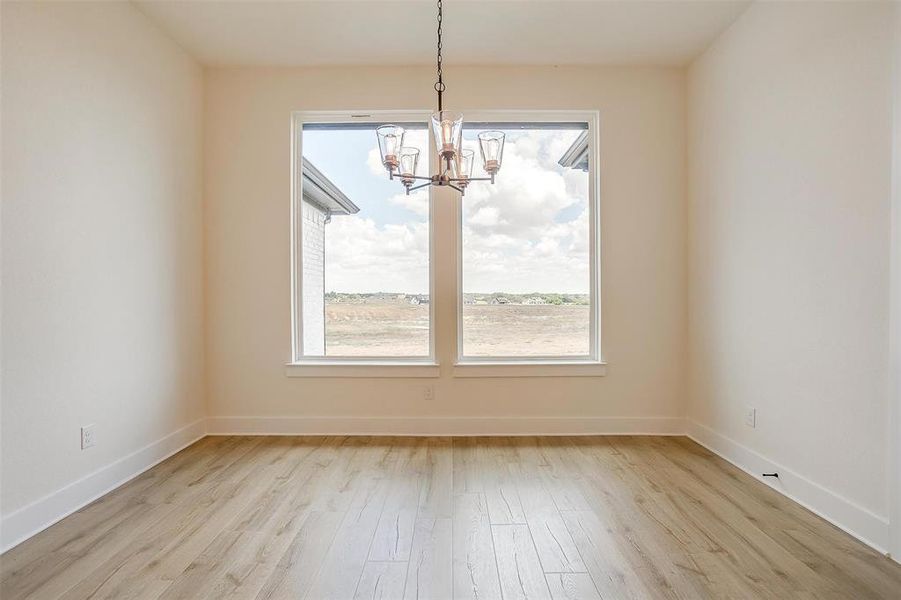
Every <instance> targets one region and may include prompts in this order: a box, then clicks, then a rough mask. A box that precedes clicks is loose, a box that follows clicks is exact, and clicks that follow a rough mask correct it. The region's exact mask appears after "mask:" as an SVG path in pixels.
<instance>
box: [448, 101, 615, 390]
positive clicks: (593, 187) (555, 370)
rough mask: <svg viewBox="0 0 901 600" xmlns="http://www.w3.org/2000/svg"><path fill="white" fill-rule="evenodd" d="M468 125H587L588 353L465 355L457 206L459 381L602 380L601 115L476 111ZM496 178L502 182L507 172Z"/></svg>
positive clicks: (460, 225) (456, 365)
mask: <svg viewBox="0 0 901 600" xmlns="http://www.w3.org/2000/svg"><path fill="white" fill-rule="evenodd" d="M463 114H465V115H466V118H467V121H469V122H485V123H491V122H496V123H530V122H531V123H574V122H578V123H587V124H588V157H589V159H588V211H589V214H588V223H589V267H588V268H589V294H590V298H589V300H590V302H589V352H588V354H587V355H582V356H466V355H464V354H463V306H464V304H463V205H462V203H461V202H458V203H457V204H456V225H455V226H456V263H457V264H456V270H457V281H456V288H457V289H456V292H457V309H456V310H457V316H456V320H457V334H456V349H455V352H454V356H455V357H456V358H455V362H454V376H455V377H519V376H534V375H541V376H602V375H606V363H605V362H604V359H603V354H602V351H601V301H602V298H601V268H600V265H601V243H600V242H601V240H600V237H601V236H600V231H601V218H600V212H601V211H600V169H599V162H600V161H599V154H600V151H599V149H600V135H599V129H600V114H599V112H598V111H587V110H546V111H544V110H528V111H525V110H472V111H464V113H463ZM498 177H503V170H502V172H501V174H500V175H498Z"/></svg>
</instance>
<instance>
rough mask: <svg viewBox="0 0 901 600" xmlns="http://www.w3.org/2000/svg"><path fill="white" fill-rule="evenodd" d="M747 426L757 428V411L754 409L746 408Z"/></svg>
mask: <svg viewBox="0 0 901 600" xmlns="http://www.w3.org/2000/svg"><path fill="white" fill-rule="evenodd" d="M745 425H747V426H748V427H751V428H754V427H757V409H756V408H752V407H750V406H749V407H747V408H745Z"/></svg>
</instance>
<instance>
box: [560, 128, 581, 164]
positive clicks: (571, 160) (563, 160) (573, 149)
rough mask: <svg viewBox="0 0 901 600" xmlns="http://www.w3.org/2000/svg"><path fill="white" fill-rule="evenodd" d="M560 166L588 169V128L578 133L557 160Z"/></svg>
mask: <svg viewBox="0 0 901 600" xmlns="http://www.w3.org/2000/svg"><path fill="white" fill-rule="evenodd" d="M557 164H559V165H560V166H561V167H568V168H571V169H579V170H580V171H588V130H587V129H586V130H585V131H583V132H582V133H580V134H579V137H577V138H576V140H575V141H574V142H573V143H572V145H571V146H570V147H569V149H568V150H567V151H566V152H564V153H563V156H561V157H560V160H558V161H557Z"/></svg>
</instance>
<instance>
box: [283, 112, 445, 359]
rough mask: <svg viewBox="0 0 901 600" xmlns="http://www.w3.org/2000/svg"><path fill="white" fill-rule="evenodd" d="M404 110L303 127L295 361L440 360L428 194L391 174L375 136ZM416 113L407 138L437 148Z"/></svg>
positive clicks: (300, 124) (299, 141) (297, 195)
mask: <svg viewBox="0 0 901 600" xmlns="http://www.w3.org/2000/svg"><path fill="white" fill-rule="evenodd" d="M398 116H400V115H392V116H391V117H388V118H387V119H386V118H385V117H379V120H378V121H376V120H375V119H373V118H371V117H364V118H359V117H354V116H351V115H343V116H340V117H331V116H327V117H325V118H322V119H320V120H314V121H310V120H301V121H300V122H298V123H296V127H295V135H296V136H297V137H296V139H295V144H296V148H299V149H300V152H299V153H296V154H299V157H296V162H295V185H294V188H295V198H294V229H293V233H294V248H295V254H294V259H295V268H294V282H295V291H294V302H295V311H294V320H295V324H294V327H295V337H294V348H295V349H294V354H295V362H297V361H335V360H339V361H350V362H353V361H365V360H376V361H381V360H389V359H390V360H392V361H398V360H399V361H414V362H415V361H431V360H432V356H433V352H432V326H431V324H432V321H433V319H432V309H431V305H432V304H431V297H432V294H431V288H432V286H431V276H430V254H431V251H430V250H431V231H430V229H431V226H430V218H429V213H430V210H429V209H430V206H429V204H430V198H429V194H428V190H422V191H420V192H418V193H413V194H411V195H409V196H408V195H406V194H404V190H403V188H402V187H401V186H400V185H399V184H398V183H397V182H396V181H389V180H388V177H387V175H386V173H385V170H384V168H383V167H382V165H381V163H380V160H379V152H378V147H377V142H376V136H375V128H376V127H377V126H378V125H379V124H380V123H382V122H385V120H391V121H392V122H396V121H397V117H398ZM416 116H417V117H419V118H418V119H416V120H407V121H403V123H402V124H403V125H404V127H405V128H406V130H407V139H409V140H410V141H411V142H413V143H415V144H416V145H418V146H419V147H420V148H427V147H428V146H427V143H428V130H427V122H426V119H427V118H428V113H425V114H423V115H416ZM298 159H299V164H298V163H297V160H298ZM424 163H425V164H421V165H420V168H419V169H420V171H421V174H427V172H428V169H429V165H428V163H427V161H424ZM298 172H299V174H300V177H299V179H300V181H299V185H298V181H297V179H298ZM298 267H300V268H298Z"/></svg>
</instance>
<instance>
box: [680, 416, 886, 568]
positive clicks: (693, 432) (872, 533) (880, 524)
mask: <svg viewBox="0 0 901 600" xmlns="http://www.w3.org/2000/svg"><path fill="white" fill-rule="evenodd" d="M686 424H687V431H688V437H690V438H691V439H693V440H694V441H696V442H697V443H699V444H700V445H702V446H704V447H705V448H707V449H708V450H710V451H711V452H713V453H715V454H717V455H719V456H721V457H722V458H724V459H726V460H727V461H729V462H730V463H732V464H733V465H735V466H736V467H738V468H739V469H741V470H742V471H744V472H746V473H747V474H749V475H751V476H752V477H754V478H755V479H757V480H758V481H761V482H763V483H765V484H766V485H768V486H769V487H771V488H773V489H774V490H776V491H777V492H780V493H781V494H783V495H785V496H787V497H788V498H789V499H791V500H794V501H795V502H797V503H798V504H800V505H801V506H803V507H804V508H806V509H808V510H810V511H811V512H813V513H815V514H816V515H818V516H820V517H822V518H824V519H826V520H827V521H829V522H830V523H832V524H833V525H835V526H836V527H838V528H839V529H842V530H843V531H845V532H847V533H849V534H850V535H852V536H854V537H855V538H857V539H858V540H860V541H861V542H863V543H864V544H866V545H868V546H870V547H872V548H873V549H875V550H877V551H879V552H881V553H882V554H885V553H886V548H888V545H889V521H888V519H887V518H885V517H880V516H879V515H877V514H875V513H873V512H870V511H869V510H867V509H866V508H863V507H862V506H858V505H857V504H855V503H854V502H852V501H850V500H848V499H847V498H843V497H841V496H839V495H838V494H836V493H835V492H832V491H830V490H828V489H826V488H825V487H823V486H821V485H820V484H818V483H815V482H813V481H811V480H809V479H807V478H806V477H804V476H803V475H800V474H798V473H796V472H794V471H792V470H791V469H788V468H786V467H784V466H783V465H780V464H779V463H776V462H774V461H772V460H770V459H768V458H766V457H765V456H762V455H761V454H759V453H758V452H756V451H754V450H751V449H750V448H748V447H747V446H743V445H742V444H739V443H738V442H736V441H734V440H732V439H730V438H728V437H726V436H724V435H722V434H720V433H717V432H716V431H714V430H712V429H710V428H709V427H706V426H704V425H701V424H700V423H696V422H694V421H691V420H688V421H687V423H686ZM770 472H777V473H779V478H778V479H773V478H770V477H762V476H761V473H770Z"/></svg>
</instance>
